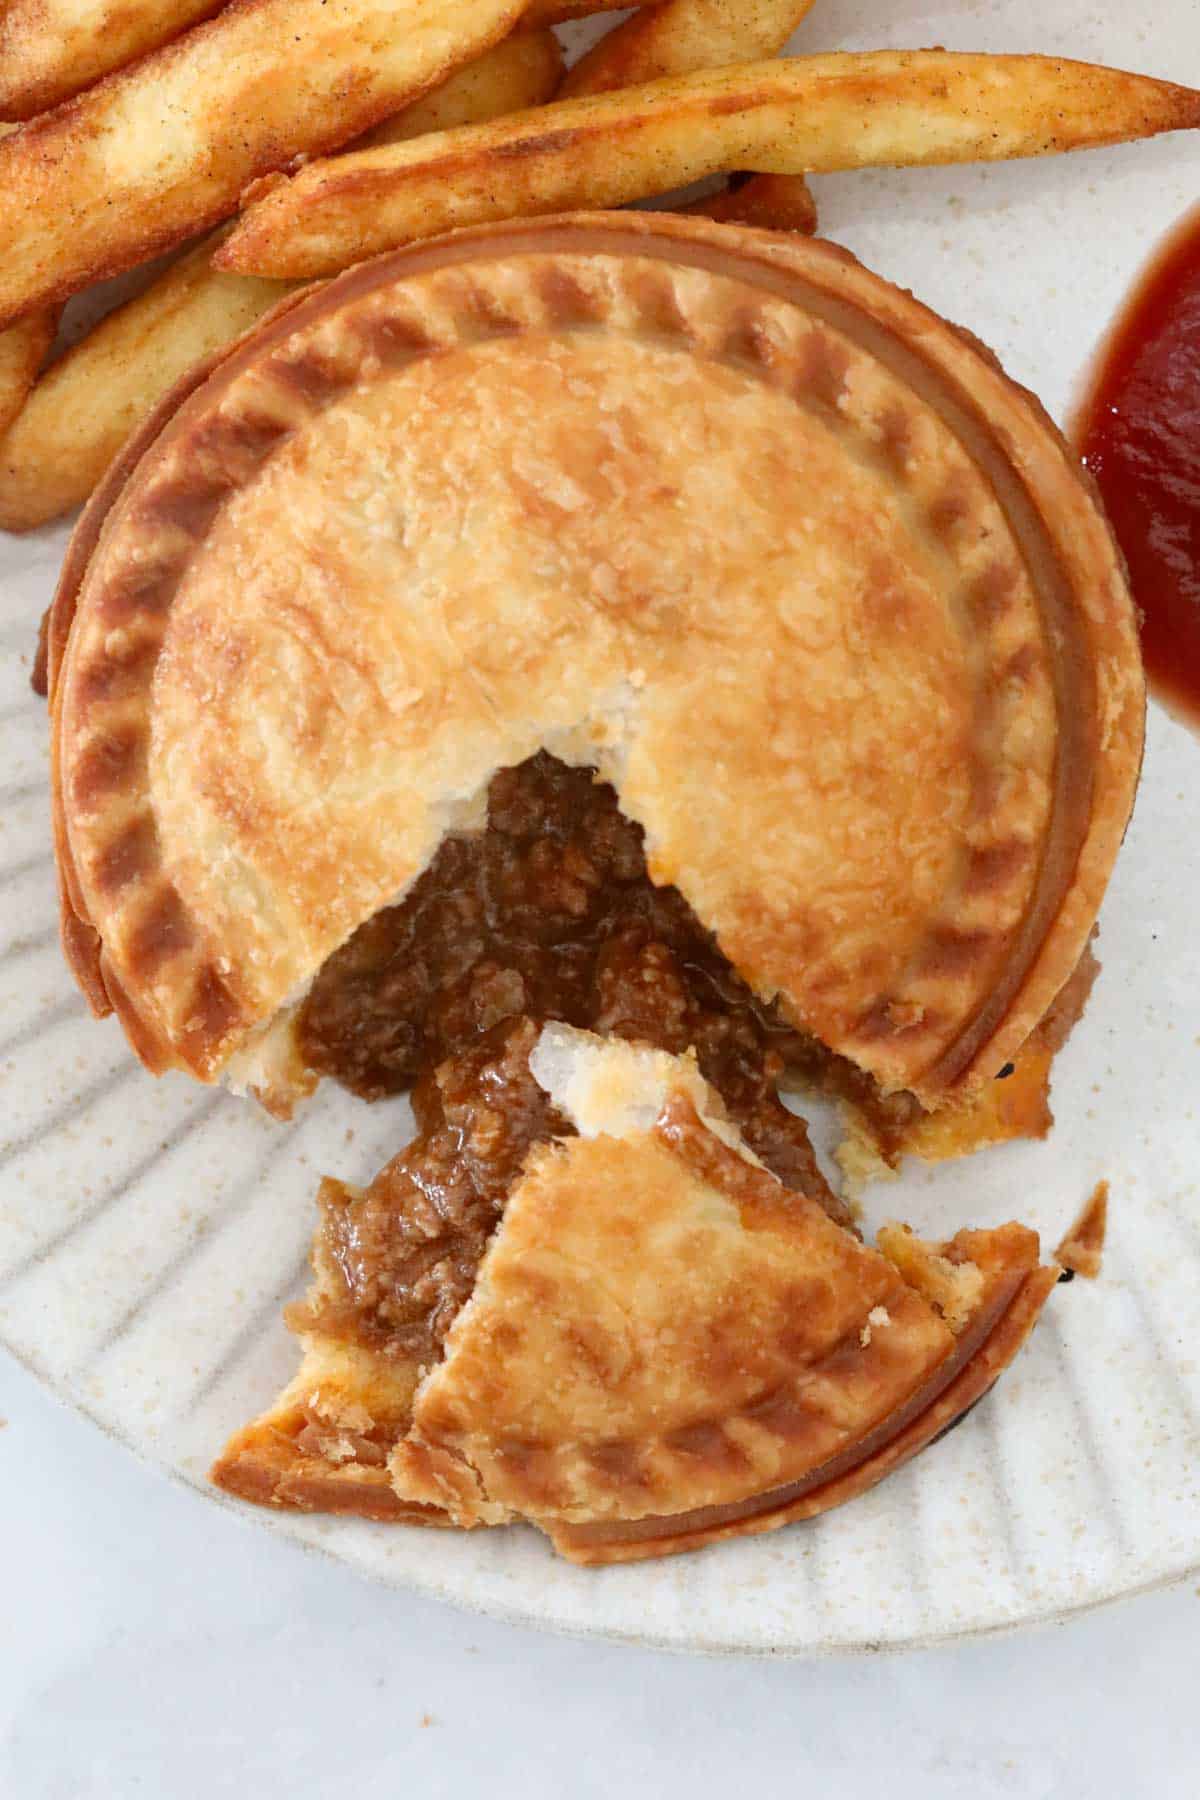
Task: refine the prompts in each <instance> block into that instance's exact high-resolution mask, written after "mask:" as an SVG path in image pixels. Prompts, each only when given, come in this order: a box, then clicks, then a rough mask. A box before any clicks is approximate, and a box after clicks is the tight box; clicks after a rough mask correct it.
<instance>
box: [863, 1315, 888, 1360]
mask: <svg viewBox="0 0 1200 1800" xmlns="http://www.w3.org/2000/svg"><path fill="white" fill-rule="evenodd" d="M891 1322H892V1315H891V1313H890V1312H889V1311H888V1309H887V1307H886V1306H873V1307H872V1308H871V1310H870V1312H869V1313H868V1314H867V1322H866V1324H865V1325H864V1326H863V1328H862V1330H861V1331H860V1332H859V1334H858V1341H859V1343H860V1344H861V1345H862V1347H863V1349H864V1350H865V1349H866V1347H867V1345H868V1344H869V1343H870V1341H871V1333H872V1331H873V1330H878V1329H879V1328H880V1326H883V1325H890V1324H891Z"/></svg>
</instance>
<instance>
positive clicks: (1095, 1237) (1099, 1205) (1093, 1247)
mask: <svg viewBox="0 0 1200 1800" xmlns="http://www.w3.org/2000/svg"><path fill="white" fill-rule="evenodd" d="M1107 1232H1108V1183H1107V1181H1098V1182H1097V1183H1096V1185H1095V1187H1094V1188H1093V1189H1092V1192H1091V1194H1090V1196H1089V1198H1088V1201H1087V1204H1086V1206H1085V1207H1084V1209H1083V1211H1082V1212H1081V1213H1080V1215H1079V1217H1078V1218H1077V1219H1076V1221H1075V1223H1074V1224H1073V1225H1072V1226H1071V1229H1070V1230H1069V1231H1068V1232H1067V1235H1066V1237H1064V1239H1063V1241H1062V1243H1061V1244H1060V1245H1059V1246H1058V1249H1057V1250H1056V1251H1055V1252H1054V1260H1055V1262H1058V1263H1061V1264H1062V1266H1063V1268H1064V1269H1069V1270H1070V1271H1071V1273H1072V1275H1082V1276H1083V1278H1084V1280H1085V1281H1095V1280H1096V1278H1097V1276H1098V1275H1099V1274H1100V1270H1101V1267H1102V1265H1103V1262H1104V1239H1105V1237H1106V1235H1107Z"/></svg>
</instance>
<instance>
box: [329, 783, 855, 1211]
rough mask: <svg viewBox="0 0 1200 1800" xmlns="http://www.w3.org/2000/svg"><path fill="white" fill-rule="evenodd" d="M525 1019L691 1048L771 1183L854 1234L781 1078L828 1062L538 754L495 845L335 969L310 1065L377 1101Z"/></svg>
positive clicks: (438, 878) (458, 854) (357, 945)
mask: <svg viewBox="0 0 1200 1800" xmlns="http://www.w3.org/2000/svg"><path fill="white" fill-rule="evenodd" d="M516 1018H528V1019H533V1020H536V1021H537V1022H538V1023H539V1024H540V1023H541V1022H543V1021H545V1020H547V1019H561V1020H564V1021H565V1022H566V1023H567V1024H570V1025H576V1026H579V1027H581V1028H583V1029H586V1030H590V1031H596V1032H600V1033H603V1034H607V1035H614V1036H620V1037H625V1038H634V1039H638V1040H641V1041H643V1042H646V1043H650V1044H654V1045H656V1046H657V1047H658V1048H660V1049H663V1050H669V1051H672V1052H674V1053H675V1054H681V1053H682V1052H684V1051H686V1050H687V1049H689V1048H690V1047H694V1048H695V1050H696V1054H697V1056H698V1058H699V1062H700V1067H701V1070H702V1072H703V1074H704V1075H705V1077H706V1079H707V1080H709V1081H711V1082H712V1084H713V1086H714V1087H715V1088H716V1089H717V1090H718V1092H719V1093H720V1094H721V1096H722V1098H723V1099H724V1101H725V1104H726V1106H727V1107H728V1109H729V1111H730V1113H731V1115H732V1117H733V1118H734V1119H735V1120H736V1122H737V1124H738V1125H739V1127H740V1128H741V1130H742V1132H743V1133H744V1135H745V1137H746V1140H747V1142H748V1143H749V1144H750V1146H751V1148H752V1149H753V1150H754V1151H755V1153H756V1154H757V1155H758V1156H759V1157H761V1159H762V1160H763V1162H764V1163H765V1164H766V1165H767V1167H768V1168H769V1169H771V1171H772V1172H773V1173H774V1174H775V1175H777V1176H778V1177H779V1179H780V1180H781V1181H783V1182H785V1183H786V1184H787V1185H788V1186H790V1187H793V1188H798V1189H803V1190H804V1192H806V1193H808V1194H811V1195H812V1196H813V1197H814V1198H815V1199H819V1200H820V1201H821V1203H822V1204H823V1205H825V1206H826V1208H827V1210H829V1211H830V1213H831V1214H832V1215H833V1216H834V1217H836V1218H838V1219H839V1220H845V1218H846V1216H847V1215H846V1213H845V1209H844V1208H843V1206H842V1204H841V1202H840V1201H839V1200H838V1199H837V1197H836V1196H835V1195H834V1194H833V1192H832V1190H831V1189H830V1188H829V1186H828V1184H827V1183H826V1181H825V1179H824V1177H823V1176H822V1174H821V1172H820V1169H819V1167H818V1165H817V1161H816V1158H815V1156H814V1154H813V1151H812V1147H811V1145H810V1143H809V1140H808V1132H807V1129H806V1127H805V1125H804V1122H803V1120H802V1119H798V1118H797V1117H796V1116H795V1115H794V1114H793V1113H791V1112H789V1111H788V1110H787V1108H786V1107H785V1106H784V1105H783V1103H782V1102H781V1100H780V1098H779V1093H778V1084H779V1081H780V1078H781V1077H782V1076H783V1075H784V1073H785V1071H787V1070H789V1069H793V1070H798V1071H800V1072H802V1073H803V1074H804V1076H805V1078H806V1079H809V1080H811V1079H813V1077H814V1075H815V1073H816V1070H817V1067H818V1065H823V1064H825V1063H827V1062H828V1060H829V1053H828V1052H827V1051H825V1050H824V1049H823V1048H822V1047H821V1046H819V1045H817V1044H815V1043H814V1041H813V1040H812V1039H811V1038H808V1037H807V1036H805V1034H804V1033H802V1032H798V1031H796V1030H795V1029H794V1028H793V1027H791V1026H790V1025H788V1024H787V1022H786V1021H785V1020H784V1019H783V1018H782V1016H781V1015H780V1013H779V1012H778V1010H777V1008H775V1007H774V1006H765V1005H763V1004H762V1003H761V1002H760V1001H759V1000H757V999H756V998H755V996H754V995H753V994H752V993H751V991H750V989H749V988H748V987H747V986H746V984H745V983H744V982H743V981H742V980H741V979H740V978H739V977H738V976H737V975H736V974H735V973H734V971H733V970H732V969H731V967H730V966H729V963H728V962H727V961H726V959H725V958H724V956H722V954H721V952H720V951H719V950H718V949H717V947H716V945H715V943H714V941H713V939H712V936H711V934H710V933H709V932H707V931H705V930H704V928H703V927H702V926H701V925H700V923H699V921H698V920H697V919H696V917H695V914H694V913H693V912H692V910H691V908H690V907H689V906H688V904H687V902H686V901H685V900H684V899H683V896H682V895H681V894H680V893H679V892H678V890H677V889H675V888H670V887H665V888H659V887H655V886H654V884H653V882H652V881H651V880H650V877H649V875H648V874H647V871H646V858H645V853H644V849H643V842H642V831H641V829H640V827H639V826H637V825H635V824H633V823H632V822H631V821H630V820H629V819H626V818H625V817H624V815H623V814H622V813H621V811H620V809H619V807H618V805H617V797H616V794H615V793H614V791H613V789H612V788H611V787H610V786H608V785H607V784H605V783H601V782H598V781H597V780H596V779H595V777H594V775H593V773H592V771H591V770H589V769H576V768H568V767H567V766H566V765H565V764H564V763H561V762H558V761H557V760H556V759H555V758H553V757H551V756H548V755H546V754H545V753H544V752H543V753H540V754H539V755H537V756H535V757H532V758H531V759H530V760H529V761H528V762H525V763H522V764H521V765H520V766H519V767H517V768H513V769H504V770H502V771H501V772H500V773H499V774H498V775H497V776H496V777H495V779H494V780H493V782H492V784H491V788H490V791H489V795H488V822H487V829H486V830H485V831H483V832H481V833H479V834H478V835H475V836H471V837H456V838H450V839H447V841H446V842H445V843H444V844H443V845H442V847H441V849H440V850H439V851H438V854H437V856H436V857H435V859H434V861H433V863H432V864H431V866H430V867H429V869H428V870H427V871H426V872H425V874H424V875H423V876H422V877H421V879H420V880H419V881H418V882H417V884H416V886H415V887H414V888H413V890H412V892H411V893H410V894H409V895H408V896H407V898H406V899H405V900H404V901H402V902H401V904H400V905H398V906H392V907H388V908H386V909H385V910H384V911H382V912H380V913H378V914H376V916H375V917H374V918H372V919H369V920H368V921H367V923H366V924H365V925H363V926H362V927H361V928H360V929H359V930H358V931H357V932H356V933H355V935H354V936H353V937H352V938H351V939H350V941H349V943H348V944H346V945H345V947H344V948H343V949H342V950H340V951H338V952H337V954H336V955H334V956H333V957H331V958H330V960H329V962H328V963H327V964H326V965H325V967H324V968H323V969H322V971H321V973H320V975H319V976H318V977H317V980H316V982H315V983H314V985H313V988H312V991H311V993H310V995H309V998H308V1000H307V1002H306V1004H305V1007H304V1011H303V1014H302V1016H301V1020H300V1050H301V1054H302V1056H303V1057H304V1059H305V1061H306V1062H307V1063H308V1065H309V1067H310V1068H312V1069H313V1070H315V1071H316V1072H317V1073H319V1074H322V1075H331V1076H333V1077H334V1078H335V1079H336V1080H338V1081H340V1082H341V1083H342V1084H343V1085H344V1086H346V1087H348V1088H350V1089H352V1090H353V1091H354V1092H355V1093H357V1094H361V1095H362V1096H363V1097H364V1098H367V1099H376V1098H378V1097H380V1096H381V1095H384V1094H392V1093H398V1092H403V1091H404V1090H405V1089H408V1088H413V1087H416V1086H417V1084H418V1083H420V1081H421V1080H422V1077H423V1076H425V1075H426V1073H427V1072H428V1071H429V1070H431V1069H434V1068H436V1067H437V1066H438V1065H439V1064H440V1063H442V1062H443V1061H444V1060H445V1059H446V1058H448V1057H457V1056H461V1055H462V1054H463V1053H464V1052H465V1051H468V1050H470V1049H471V1048H472V1046H474V1045H475V1044H477V1043H478V1041H479V1039H480V1036H481V1034H483V1033H487V1032H489V1031H492V1030H493V1029H494V1028H495V1027H496V1026H498V1025H500V1024H501V1023H502V1022H503V1021H505V1020H511V1019H516Z"/></svg>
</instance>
